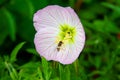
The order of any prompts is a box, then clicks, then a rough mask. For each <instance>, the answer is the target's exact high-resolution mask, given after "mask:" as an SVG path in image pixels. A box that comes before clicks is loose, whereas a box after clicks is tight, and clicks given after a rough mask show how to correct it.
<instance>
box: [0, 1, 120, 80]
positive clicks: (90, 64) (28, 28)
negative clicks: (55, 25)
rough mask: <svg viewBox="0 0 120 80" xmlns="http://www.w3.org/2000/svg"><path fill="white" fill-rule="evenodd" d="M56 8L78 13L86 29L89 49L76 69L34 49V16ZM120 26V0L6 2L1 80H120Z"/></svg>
mask: <svg viewBox="0 0 120 80" xmlns="http://www.w3.org/2000/svg"><path fill="white" fill-rule="evenodd" d="M53 4H54V5H61V6H71V7H72V8H74V10H76V12H77V14H78V16H79V17H80V20H81V22H82V24H83V26H84V29H85V33H86V43H85V47H84V49H83V51H82V53H81V54H80V56H79V58H78V59H77V60H76V61H75V62H74V63H73V64H70V65H62V64H60V63H58V62H53V61H47V60H46V59H45V58H43V57H40V55H39V54H38V53H37V51H36V50H35V48H34V43H33V40H34V35H35V30H34V27H33V15H34V13H35V12H36V11H37V10H39V9H42V8H44V7H46V6H48V5H53ZM119 26H120V0H81V1H80V0H0V80H120V75H119V73H120V27H119ZM23 41H24V42H23ZM25 42H26V44H25ZM18 43H19V44H18ZM24 44H25V45H24ZM23 45H24V47H23ZM13 46H15V48H13ZM21 48H22V49H21Z"/></svg>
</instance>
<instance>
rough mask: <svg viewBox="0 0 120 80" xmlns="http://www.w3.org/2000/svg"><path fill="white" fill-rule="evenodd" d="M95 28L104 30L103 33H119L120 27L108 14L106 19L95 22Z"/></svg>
mask: <svg viewBox="0 0 120 80" xmlns="http://www.w3.org/2000/svg"><path fill="white" fill-rule="evenodd" d="M93 24H94V26H95V27H94V29H95V30H97V31H99V32H103V33H118V32H119V28H118V27H117V26H116V24H115V23H114V22H112V21H110V20H109V19H108V18H107V17H106V16H105V18H104V20H95V21H94V22H93Z"/></svg>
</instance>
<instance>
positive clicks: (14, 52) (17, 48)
mask: <svg viewBox="0 0 120 80" xmlns="http://www.w3.org/2000/svg"><path fill="white" fill-rule="evenodd" d="M24 44H25V42H21V43H20V44H18V45H17V46H16V47H15V48H14V49H13V51H12V52H11V55H10V62H14V61H16V56H17V53H18V51H19V50H20V49H21V48H22V46H23V45H24Z"/></svg>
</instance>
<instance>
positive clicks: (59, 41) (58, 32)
mask: <svg viewBox="0 0 120 80" xmlns="http://www.w3.org/2000/svg"><path fill="white" fill-rule="evenodd" d="M33 21H34V27H35V30H36V31H37V32H36V34H35V38H34V43H35V47H36V50H37V52H38V53H39V54H40V56H43V57H45V58H46V59H47V60H54V61H58V62H60V63H62V64H71V63H72V62H74V61H75V60H76V59H77V58H78V57H79V55H80V53H81V51H82V49H83V47H84V43H85V32H84V29H83V26H82V24H81V22H80V20H79V17H78V16H77V15H76V13H75V12H74V10H73V9H72V8H70V7H61V6H57V5H51V6H47V7H45V8H43V9H41V10H39V11H37V12H36V13H35V14H34V18H33Z"/></svg>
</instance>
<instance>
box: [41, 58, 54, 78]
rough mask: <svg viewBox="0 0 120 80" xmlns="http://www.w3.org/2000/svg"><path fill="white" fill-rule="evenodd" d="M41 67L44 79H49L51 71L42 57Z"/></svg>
mask: <svg viewBox="0 0 120 80" xmlns="http://www.w3.org/2000/svg"><path fill="white" fill-rule="evenodd" d="M42 68H43V73H44V76H45V80H50V76H51V73H52V72H51V71H49V70H50V66H49V64H48V62H47V60H46V59H45V58H43V57H42Z"/></svg>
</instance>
